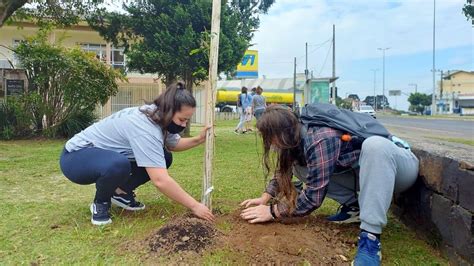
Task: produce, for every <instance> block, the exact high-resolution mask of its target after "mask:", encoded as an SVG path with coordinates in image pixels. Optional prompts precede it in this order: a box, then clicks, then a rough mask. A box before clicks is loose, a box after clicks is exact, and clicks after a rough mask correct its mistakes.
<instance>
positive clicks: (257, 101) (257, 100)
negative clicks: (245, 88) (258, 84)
mask: <svg viewBox="0 0 474 266" xmlns="http://www.w3.org/2000/svg"><path fill="white" fill-rule="evenodd" d="M266 105H267V104H266V102H265V97H263V96H262V95H258V94H255V95H254V96H253V99H252V106H253V109H254V110H259V109H265V107H266Z"/></svg>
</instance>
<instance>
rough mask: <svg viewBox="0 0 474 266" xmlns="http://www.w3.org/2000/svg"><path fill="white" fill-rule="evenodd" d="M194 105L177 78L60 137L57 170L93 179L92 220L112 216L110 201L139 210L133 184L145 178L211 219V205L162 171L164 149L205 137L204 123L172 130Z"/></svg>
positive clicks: (166, 162) (75, 178)
mask: <svg viewBox="0 0 474 266" xmlns="http://www.w3.org/2000/svg"><path fill="white" fill-rule="evenodd" d="M195 109H196V101H195V99H194V97H193V96H192V94H191V93H190V92H189V91H188V90H186V89H185V88H184V84H183V83H181V82H178V83H176V84H173V85H171V86H169V87H168V88H167V89H166V91H165V92H164V93H162V94H161V95H160V96H159V97H158V98H157V99H155V100H154V101H153V103H152V104H150V105H144V106H141V107H132V108H127V109H123V110H121V111H119V112H117V113H114V114H113V115H111V116H109V117H107V118H104V119H103V120H100V121H98V122H97V123H94V124H93V125H91V126H89V127H88V128H86V129H85V130H83V131H81V132H80V133H78V134H76V135H75V136H74V137H72V138H71V139H70V140H69V141H68V142H67V143H66V145H65V147H64V150H63V152H62V154H61V158H60V166H61V170H62V172H63V174H64V175H65V176H66V177H67V178H68V179H69V180H71V181H72V182H74V183H77V184H81V185H86V184H94V183H95V186H96V193H95V197H94V201H93V202H92V204H91V205H90V210H91V213H92V217H91V222H92V223H93V224H95V225H104V224H108V223H111V222H112V220H111V219H110V214H109V209H110V205H111V204H114V205H117V206H119V207H121V208H124V209H127V210H131V211H137V210H143V209H144V208H145V205H144V204H143V203H141V202H139V201H137V200H136V199H135V193H134V190H135V189H136V188H137V187H138V186H140V185H142V184H144V183H146V182H147V181H149V180H151V181H152V183H153V184H154V185H155V186H156V187H157V188H158V190H160V191H161V192H162V193H163V194H165V195H166V196H167V197H169V198H171V199H173V200H175V201H177V202H178V203H180V204H182V205H183V206H185V207H187V208H189V209H191V211H192V212H193V213H194V214H195V215H196V216H198V217H200V218H203V219H206V220H209V221H212V220H214V216H213V215H212V213H211V211H210V210H209V209H208V208H207V207H206V206H205V205H203V204H201V203H199V202H198V201H196V200H195V199H194V198H192V197H191V196H190V195H189V194H188V193H187V192H186V191H184V190H183V189H182V188H181V186H180V185H179V184H178V183H176V182H175V181H174V179H172V178H171V177H170V176H169V174H168V171H167V168H168V167H169V166H170V165H171V162H172V155H171V152H170V151H184V150H187V149H190V148H193V147H195V146H198V145H199V144H201V143H203V142H204V141H205V138H206V131H207V130H208V129H209V128H210V126H207V127H205V128H204V129H203V130H202V131H201V133H200V134H199V135H198V136H195V137H192V138H181V137H180V136H179V135H178V133H179V132H181V131H182V130H183V129H184V128H185V127H186V123H187V122H188V121H189V119H191V117H192V115H193V113H194V111H195Z"/></svg>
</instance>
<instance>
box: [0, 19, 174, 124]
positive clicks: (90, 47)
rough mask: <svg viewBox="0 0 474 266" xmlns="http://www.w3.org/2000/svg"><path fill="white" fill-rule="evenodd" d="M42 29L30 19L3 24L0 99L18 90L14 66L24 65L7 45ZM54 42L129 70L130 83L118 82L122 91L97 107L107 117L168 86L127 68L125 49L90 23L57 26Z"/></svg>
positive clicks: (4, 98) (135, 104)
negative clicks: (92, 54)
mask: <svg viewBox="0 0 474 266" xmlns="http://www.w3.org/2000/svg"><path fill="white" fill-rule="evenodd" d="M38 30H39V28H38V26H36V25H35V24H33V23H30V22H20V23H18V24H15V25H4V26H2V27H1V28H0V102H3V101H5V100H6V97H8V95H9V93H10V91H8V90H7V85H8V88H10V90H12V89H17V90H18V89H19V88H20V87H21V86H20V85H21V84H27V83H25V82H21V79H11V78H9V77H11V76H12V75H13V74H12V73H14V72H15V76H16V77H19V76H22V77H24V75H21V74H18V73H17V72H18V71H12V70H11V69H16V68H21V66H20V65H19V62H18V60H16V58H15V55H14V53H13V52H12V51H11V50H10V49H8V48H6V47H11V48H14V47H15V46H16V45H18V44H19V43H20V41H22V40H24V39H25V38H27V37H29V36H33V35H35V34H36V33H37V32H38ZM49 40H50V41H51V43H55V42H57V41H60V42H61V44H62V45H63V46H64V47H77V46H79V47H81V48H82V49H83V50H85V51H88V52H91V53H94V54H95V55H96V57H97V59H99V60H101V61H103V62H104V63H105V64H108V65H111V66H112V67H113V68H116V69H123V70H124V71H126V72H127V78H128V82H119V83H118V85H119V91H118V93H117V95H115V96H112V97H111V98H110V100H109V101H108V102H107V104H105V105H104V106H100V107H98V109H97V112H98V116H99V117H105V116H107V115H110V114H111V113H114V112H116V111H119V110H121V109H123V108H127V107H131V106H137V105H141V104H143V101H144V100H147V101H148V100H153V99H154V98H155V97H156V96H158V95H159V94H160V93H161V91H163V89H164V88H165V86H164V84H163V83H162V82H161V81H160V80H159V79H157V78H156V75H151V74H144V75H143V74H139V73H134V72H129V71H127V58H126V56H125V55H124V52H123V48H120V47H114V46H113V45H112V44H111V43H108V42H106V41H105V40H104V39H103V38H102V37H101V36H100V35H99V33H98V32H96V31H94V30H93V29H91V28H90V27H89V26H88V25H87V23H85V22H81V23H79V24H78V25H74V26H71V27H69V28H66V29H56V30H53V31H52V32H51V33H50V36H49Z"/></svg>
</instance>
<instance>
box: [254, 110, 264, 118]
mask: <svg viewBox="0 0 474 266" xmlns="http://www.w3.org/2000/svg"><path fill="white" fill-rule="evenodd" d="M263 112H265V108H262V109H257V110H255V118H256V119H257V121H258V120H259V119H260V117H262V115H263Z"/></svg>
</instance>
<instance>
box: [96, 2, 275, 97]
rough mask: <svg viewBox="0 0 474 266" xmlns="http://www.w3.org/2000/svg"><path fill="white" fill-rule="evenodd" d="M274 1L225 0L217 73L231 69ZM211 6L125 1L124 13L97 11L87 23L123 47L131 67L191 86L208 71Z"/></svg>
mask: <svg viewBox="0 0 474 266" xmlns="http://www.w3.org/2000/svg"><path fill="white" fill-rule="evenodd" d="M273 2H274V0H263V1H257V0H247V1H243V0H233V1H223V3H222V7H221V32H220V43H219V66H218V71H219V72H231V71H233V70H234V69H235V67H236V66H237V64H238V62H239V61H240V60H241V58H242V56H243V54H244V52H245V50H246V49H247V48H248V47H249V46H250V41H251V39H252V37H253V35H254V31H255V30H256V29H257V28H258V26H259V22H260V21H259V14H262V13H265V12H267V10H268V8H269V7H270V6H271V5H272V4H273ZM211 8H212V6H211V1H206V0H199V1H191V0H149V1H136V2H132V3H130V4H128V5H124V10H125V12H126V13H118V12H108V11H107V10H105V9H98V10H97V11H96V12H94V13H93V14H92V16H90V17H89V18H88V22H89V24H90V25H91V26H92V28H94V29H95V30H97V31H98V32H99V33H100V35H101V36H103V37H104V38H105V39H106V40H107V41H110V42H112V43H114V45H116V46H123V47H124V48H125V54H126V55H127V64H128V67H129V68H130V69H132V70H137V71H139V72H141V73H154V74H157V75H158V76H159V77H160V78H162V80H163V81H164V82H165V83H167V84H169V83H171V82H173V81H175V80H177V79H183V80H184V81H185V82H186V84H187V86H188V88H190V87H191V86H192V84H193V83H197V82H199V81H202V80H205V79H206V78H207V75H208V68H209V60H208V56H209V42H210V36H209V34H210V25H211V12H212V10H211Z"/></svg>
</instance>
